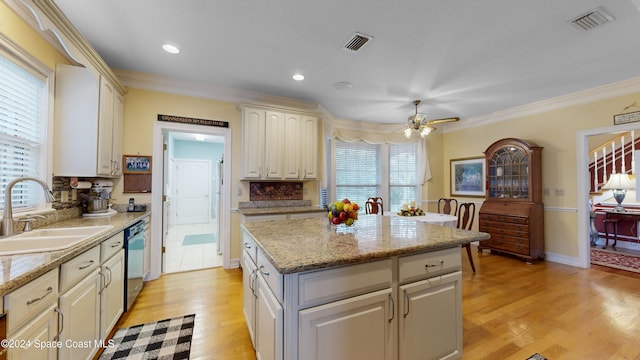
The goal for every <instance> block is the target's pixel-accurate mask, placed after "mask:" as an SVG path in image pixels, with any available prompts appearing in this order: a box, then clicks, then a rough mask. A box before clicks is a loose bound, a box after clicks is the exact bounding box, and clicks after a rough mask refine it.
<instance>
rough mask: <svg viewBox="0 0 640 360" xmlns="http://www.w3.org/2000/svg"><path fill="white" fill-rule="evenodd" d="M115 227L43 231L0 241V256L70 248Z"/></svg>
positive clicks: (34, 231) (29, 232)
mask: <svg viewBox="0 0 640 360" xmlns="http://www.w3.org/2000/svg"><path fill="white" fill-rule="evenodd" d="M111 228H113V225H104V226H83V227H69V228H55V229H41V230H33V231H27V232H23V233H20V234H17V235H13V236H10V237H7V238H4V239H0V256H2V255H14V254H26V253H33V252H44V251H56V250H63V249H66V248H69V247H71V246H73V245H76V244H78V243H80V242H82V241H84V240H86V239H89V238H91V237H93V236H97V235H99V234H102V233H105V232H107V231H109V230H110V229H111Z"/></svg>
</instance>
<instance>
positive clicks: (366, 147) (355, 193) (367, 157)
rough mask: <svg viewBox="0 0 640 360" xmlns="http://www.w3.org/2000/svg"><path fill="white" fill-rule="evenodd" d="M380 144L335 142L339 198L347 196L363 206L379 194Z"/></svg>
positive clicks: (337, 198)
mask: <svg viewBox="0 0 640 360" xmlns="http://www.w3.org/2000/svg"><path fill="white" fill-rule="evenodd" d="M380 179H381V177H380V145H371V144H367V143H365V142H363V141H356V142H343V141H337V142H336V200H341V199H344V198H348V199H349V200H351V201H355V202H356V203H358V204H360V206H362V207H363V208H364V203H366V202H367V199H368V198H370V197H372V196H377V195H380V190H381V187H380Z"/></svg>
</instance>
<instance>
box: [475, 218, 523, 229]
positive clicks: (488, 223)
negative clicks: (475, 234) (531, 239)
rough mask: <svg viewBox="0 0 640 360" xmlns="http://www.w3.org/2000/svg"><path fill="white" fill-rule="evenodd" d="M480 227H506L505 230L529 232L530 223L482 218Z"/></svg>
mask: <svg viewBox="0 0 640 360" xmlns="http://www.w3.org/2000/svg"><path fill="white" fill-rule="evenodd" d="M480 227H482V228H491V229H496V230H497V229H504V230H510V231H520V232H529V225H526V224H518V223H508V222H497V221H489V220H480Z"/></svg>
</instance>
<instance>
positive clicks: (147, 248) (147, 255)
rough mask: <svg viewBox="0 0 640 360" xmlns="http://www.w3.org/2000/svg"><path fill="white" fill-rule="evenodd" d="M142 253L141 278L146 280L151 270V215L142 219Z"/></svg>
mask: <svg viewBox="0 0 640 360" xmlns="http://www.w3.org/2000/svg"><path fill="white" fill-rule="evenodd" d="M143 220H144V254H143V255H142V256H143V258H142V261H143V266H142V279H145V280H148V279H149V273H150V272H151V216H147V217H145V218H144V219H143Z"/></svg>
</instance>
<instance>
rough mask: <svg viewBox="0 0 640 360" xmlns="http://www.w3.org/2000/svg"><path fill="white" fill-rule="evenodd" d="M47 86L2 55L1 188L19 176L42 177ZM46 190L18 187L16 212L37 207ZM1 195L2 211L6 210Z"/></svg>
mask: <svg viewBox="0 0 640 360" xmlns="http://www.w3.org/2000/svg"><path fill="white" fill-rule="evenodd" d="M45 90H46V83H45V82H44V81H43V80H41V79H39V78H37V77H35V76H34V75H32V74H31V73H29V72H28V71H26V70H24V69H23V68H22V67H20V66H18V65H16V64H14V63H13V62H11V61H9V60H8V59H6V58H5V57H3V56H0V188H2V189H5V188H6V186H7V183H8V182H9V181H10V180H12V179H15V178H17V177H23V176H40V175H41V174H39V169H40V165H41V164H40V161H41V160H40V159H41V158H42V154H41V153H42V151H43V148H44V142H45V139H44V132H45V129H44V126H45V122H44V118H45V117H44V114H43V112H44V101H45V95H46V94H45ZM41 192H42V189H41V188H40V186H39V185H38V184H36V183H34V182H32V181H27V182H22V183H18V184H16V186H14V188H13V191H12V202H13V207H14V208H15V209H20V208H31V207H35V206H36V205H37V204H38V203H39V202H42V201H41V199H40V198H41V196H42V194H41ZM4 206H5V204H4V196H0V208H4Z"/></svg>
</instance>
